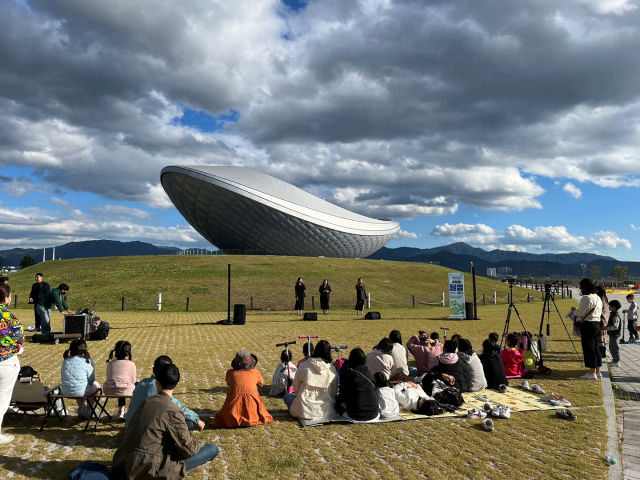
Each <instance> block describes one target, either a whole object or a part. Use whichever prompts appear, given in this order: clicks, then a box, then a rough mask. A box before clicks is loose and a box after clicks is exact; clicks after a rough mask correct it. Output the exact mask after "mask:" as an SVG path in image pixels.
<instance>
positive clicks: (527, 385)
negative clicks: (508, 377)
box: [522, 380, 531, 390]
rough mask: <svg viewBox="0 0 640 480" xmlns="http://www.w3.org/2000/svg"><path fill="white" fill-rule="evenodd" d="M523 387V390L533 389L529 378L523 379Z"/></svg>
mask: <svg viewBox="0 0 640 480" xmlns="http://www.w3.org/2000/svg"><path fill="white" fill-rule="evenodd" d="M522 389H523V390H531V387H529V382H528V381H527V380H523V381H522Z"/></svg>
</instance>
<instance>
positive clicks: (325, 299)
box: [318, 278, 331, 315]
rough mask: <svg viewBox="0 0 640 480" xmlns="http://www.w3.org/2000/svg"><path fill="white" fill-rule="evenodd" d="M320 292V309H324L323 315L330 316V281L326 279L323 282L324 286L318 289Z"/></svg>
mask: <svg viewBox="0 0 640 480" xmlns="http://www.w3.org/2000/svg"><path fill="white" fill-rule="evenodd" d="M318 291H319V292H320V308H322V313H323V314H324V315H328V314H329V300H330V295H331V286H330V285H329V280H327V279H326V278H325V279H324V280H323V281H322V285H320V288H319V289H318Z"/></svg>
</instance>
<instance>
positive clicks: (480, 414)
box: [467, 408, 487, 418]
mask: <svg viewBox="0 0 640 480" xmlns="http://www.w3.org/2000/svg"><path fill="white" fill-rule="evenodd" d="M486 416H487V414H486V413H485V412H483V411H481V410H478V409H477V408H472V409H471V410H469V413H467V417H469V418H484V417H486Z"/></svg>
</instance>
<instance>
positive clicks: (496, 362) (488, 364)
mask: <svg viewBox="0 0 640 480" xmlns="http://www.w3.org/2000/svg"><path fill="white" fill-rule="evenodd" d="M478 358H480V362H481V363H482V368H483V370H484V378H486V379H487V388H494V389H495V388H498V387H499V386H500V385H509V380H507V374H506V373H504V365H503V364H502V360H500V358H498V357H496V355H495V354H494V353H493V352H491V353H481V354H480V355H478Z"/></svg>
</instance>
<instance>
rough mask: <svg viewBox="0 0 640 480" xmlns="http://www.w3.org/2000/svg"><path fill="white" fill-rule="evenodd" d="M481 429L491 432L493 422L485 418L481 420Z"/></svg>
mask: <svg viewBox="0 0 640 480" xmlns="http://www.w3.org/2000/svg"><path fill="white" fill-rule="evenodd" d="M481 425H482V428H484V429H485V430H486V431H487V432H493V420H491V419H490V418H485V419H484V420H482V424H481Z"/></svg>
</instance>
